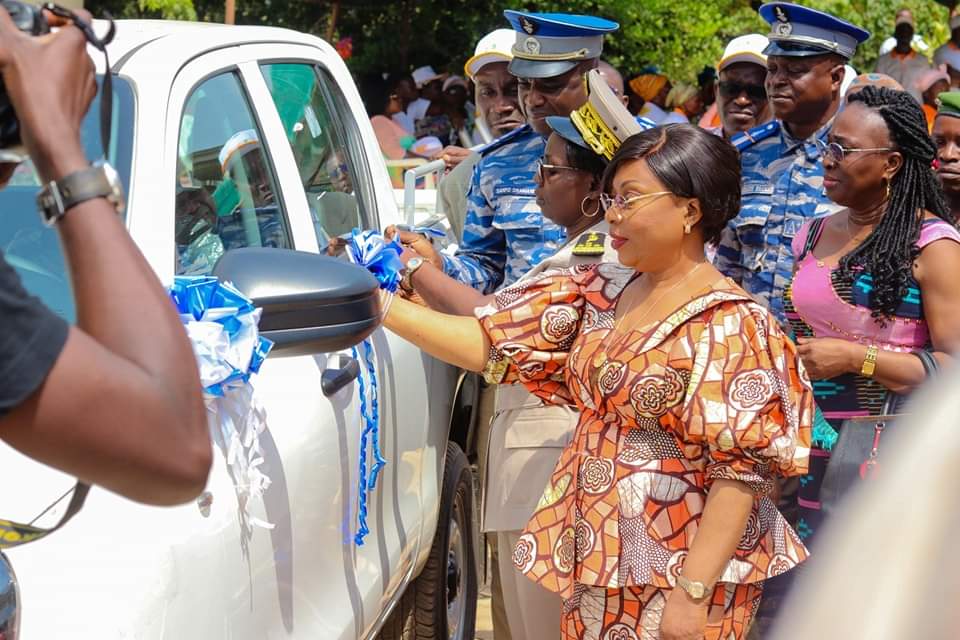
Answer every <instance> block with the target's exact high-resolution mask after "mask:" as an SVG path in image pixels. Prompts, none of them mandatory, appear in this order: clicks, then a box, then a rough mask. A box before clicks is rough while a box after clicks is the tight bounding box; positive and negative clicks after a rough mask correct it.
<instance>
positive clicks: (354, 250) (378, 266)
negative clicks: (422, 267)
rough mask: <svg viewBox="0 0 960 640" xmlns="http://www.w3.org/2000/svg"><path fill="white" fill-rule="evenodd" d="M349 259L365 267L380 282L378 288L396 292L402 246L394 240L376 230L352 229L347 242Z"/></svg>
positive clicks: (401, 265)
mask: <svg viewBox="0 0 960 640" xmlns="http://www.w3.org/2000/svg"><path fill="white" fill-rule="evenodd" d="M347 253H348V255H349V256H350V260H351V261H352V262H353V263H355V264H359V265H362V266H364V267H366V269H367V271H369V272H370V273H372V274H373V275H374V277H376V279H377V281H378V282H379V283H380V288H381V289H385V290H386V291H389V292H390V293H396V291H397V287H399V286H400V276H401V272H402V271H403V262H401V261H400V254H401V253H403V247H401V246H400V244H399V243H398V242H397V241H396V240H391V241H389V242H388V241H387V240H386V239H385V238H384V237H383V236H382V235H380V234H379V233H378V232H376V231H361V230H360V229H354V230H353V233H352V234H351V235H350V238H349V241H348V242H347Z"/></svg>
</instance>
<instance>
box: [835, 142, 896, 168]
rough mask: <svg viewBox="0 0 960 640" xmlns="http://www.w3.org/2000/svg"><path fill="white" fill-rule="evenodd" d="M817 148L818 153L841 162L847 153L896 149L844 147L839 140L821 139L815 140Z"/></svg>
mask: <svg viewBox="0 0 960 640" xmlns="http://www.w3.org/2000/svg"><path fill="white" fill-rule="evenodd" d="M817 148H818V149H820V153H821V154H822V155H823V156H824V157H826V158H830V159H831V160H833V161H834V162H843V159H844V158H846V157H847V154H848V153H867V152H871V151H896V149H894V148H893V147H869V148H867V147H859V148H858V147H845V146H843V145H842V144H840V143H839V142H829V143H827V142H824V141H823V140H820V139H818V140H817Z"/></svg>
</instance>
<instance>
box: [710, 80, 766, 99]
mask: <svg viewBox="0 0 960 640" xmlns="http://www.w3.org/2000/svg"><path fill="white" fill-rule="evenodd" d="M718 86H719V87H720V95H722V96H723V97H724V98H727V99H730V98H736V97H738V96H739V95H740V94H741V93H746V94H747V97H748V98H750V99H751V100H766V99H767V90H766V88H765V87H764V86H763V85H762V84H740V83H739V82H730V81H729V80H722V81H721V82H720V84H719V85H718Z"/></svg>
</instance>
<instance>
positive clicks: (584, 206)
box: [580, 196, 600, 218]
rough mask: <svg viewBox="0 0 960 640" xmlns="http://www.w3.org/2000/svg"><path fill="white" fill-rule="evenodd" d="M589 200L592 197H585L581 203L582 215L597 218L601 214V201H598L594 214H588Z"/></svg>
mask: <svg viewBox="0 0 960 640" xmlns="http://www.w3.org/2000/svg"><path fill="white" fill-rule="evenodd" d="M589 199H590V196H585V197H584V198H583V200H581V201H580V213H582V214H583V215H584V216H586V217H587V218H595V217H597V214H598V213H600V201H599V200H597V206H596V208H595V209H594V210H593V213H587V208H586V204H587V200H589Z"/></svg>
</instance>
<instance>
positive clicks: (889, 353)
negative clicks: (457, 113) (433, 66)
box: [385, 2, 960, 640]
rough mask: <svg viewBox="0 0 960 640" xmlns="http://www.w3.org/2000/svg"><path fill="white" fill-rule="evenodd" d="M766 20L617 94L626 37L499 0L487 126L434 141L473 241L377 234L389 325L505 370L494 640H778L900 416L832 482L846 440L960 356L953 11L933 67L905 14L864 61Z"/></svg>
mask: <svg viewBox="0 0 960 640" xmlns="http://www.w3.org/2000/svg"><path fill="white" fill-rule="evenodd" d="M760 14H761V16H762V17H763V18H764V19H765V21H766V22H767V23H768V24H769V25H770V30H769V33H768V34H766V35H763V34H756V33H754V34H744V35H741V36H739V37H736V38H733V39H732V40H731V41H730V42H729V43H727V44H726V47H725V50H724V54H723V56H722V58H721V59H720V60H718V61H717V64H716V67H715V70H714V68H708V69H705V70H704V71H703V73H701V74H700V76H699V77H698V79H697V84H696V85H694V84H692V83H690V84H685V83H682V82H676V83H674V82H671V80H670V79H669V78H668V77H667V76H665V75H664V74H662V73H659V72H658V71H657V70H656V69H652V68H651V69H646V70H644V71H643V72H642V73H641V74H639V75H637V76H635V77H633V78H631V79H630V80H629V81H628V82H626V83H624V81H623V78H622V76H621V75H620V74H619V73H618V72H617V71H616V70H615V69H613V68H612V67H611V66H610V65H608V64H606V63H604V62H603V61H602V60H601V55H602V49H603V40H604V36H605V34H608V33H610V32H613V31H615V30H616V29H617V28H618V25H617V24H615V23H612V22H610V21H607V20H604V19H602V18H598V17H593V16H580V15H568V14H536V13H526V12H520V11H506V12H505V16H506V18H507V20H508V21H509V22H510V25H511V27H512V30H511V36H512V39H511V40H510V43H509V46H505V44H504V42H505V40H503V39H500V40H498V39H496V38H494V37H493V34H491V35H490V36H488V37H487V38H484V39H483V40H481V41H480V42H479V43H478V46H477V49H476V55H475V56H474V57H473V58H471V61H470V62H468V63H467V69H466V72H467V74H466V75H467V77H468V78H469V80H470V81H471V82H473V83H475V86H476V92H475V105H476V109H477V122H478V123H481V124H483V123H486V125H488V126H489V128H490V130H491V131H493V132H495V134H496V136H498V137H497V138H496V139H495V140H494V141H492V142H490V143H488V144H486V145H485V146H481V147H478V148H477V149H476V150H473V151H470V150H468V149H457V148H453V147H448V148H446V149H444V151H443V152H442V154H441V156H442V157H444V159H445V160H446V161H447V163H448V165H449V166H450V167H451V169H452V171H451V172H450V173H449V176H448V177H447V178H446V179H445V180H444V181H442V182H441V184H440V190H441V193H442V198H443V201H444V202H445V207H444V208H445V211H447V212H448V215H450V216H451V218H452V219H451V226H452V228H453V229H454V230H455V232H456V234H457V239H458V241H459V243H458V247H457V248H456V250H455V251H452V252H450V251H448V252H444V251H440V250H438V248H437V247H436V246H434V244H433V243H432V242H431V241H430V240H429V239H428V238H426V237H424V236H422V235H419V234H417V233H414V232H410V231H403V230H394V229H388V230H386V233H387V235H388V236H391V237H396V238H397V239H398V240H399V242H400V243H401V244H402V246H403V247H404V252H403V254H402V255H401V259H402V261H403V262H404V264H405V272H404V277H403V281H402V283H401V289H400V292H401V295H400V296H399V298H397V299H393V300H391V301H390V306H389V307H388V312H387V314H386V317H385V325H386V326H387V327H388V328H389V329H390V330H392V331H394V332H396V333H398V334H400V335H402V336H404V337H406V338H407V339H409V340H410V341H412V342H414V343H415V344H417V345H418V346H420V347H421V348H422V349H423V350H424V351H426V352H427V353H430V354H432V355H434V356H435V357H438V358H440V359H442V360H444V361H447V362H450V363H452V364H455V365H458V366H460V367H462V368H464V369H467V370H472V371H478V372H482V373H483V375H484V378H485V379H486V380H487V381H488V383H489V387H488V389H487V392H486V396H487V397H488V398H489V402H490V404H491V408H490V410H489V414H487V415H486V417H485V418H482V419H481V428H482V429H483V431H482V433H481V435H480V438H481V441H482V447H481V449H482V455H481V458H482V459H481V465H480V466H481V484H482V494H483V505H482V509H481V511H482V518H483V522H482V526H483V529H484V531H485V532H486V533H487V534H488V536H490V538H491V541H492V544H491V547H492V551H493V557H494V562H493V576H492V601H493V602H492V606H493V621H494V637H495V638H497V639H498V640H502V639H504V638H516V639H521V638H522V639H527V638H530V639H533V638H556V637H558V636H559V637H562V638H591V639H598V640H599V639H601V638H602V639H607V638H625V639H629V638H662V639H663V640H676V639H694V638H704V637H705V638H710V639H714V638H723V639H728V638H748V637H749V638H764V637H776V634H777V624H778V620H781V619H782V618H783V616H784V612H785V611H788V610H789V611H791V612H794V611H795V608H796V607H797V606H802V603H798V601H797V598H796V597H795V596H794V597H793V599H791V593H792V592H793V577H794V576H795V575H797V573H798V572H799V573H804V572H806V571H808V569H807V567H814V568H816V564H817V557H818V554H819V553H820V552H821V551H823V550H824V545H827V546H829V544H830V539H829V537H827V538H822V537H821V536H820V535H819V534H820V532H821V529H822V525H823V524H824V523H825V522H826V521H828V520H830V518H832V517H833V516H834V515H835V514H836V513H837V510H838V509H839V510H840V511H842V510H843V508H844V503H843V502H842V501H840V500H839V499H838V497H837V496H842V495H844V494H845V493H846V492H847V491H848V490H850V489H852V488H853V486H854V484H855V482H861V481H865V480H860V477H862V478H866V479H869V477H870V476H871V473H872V472H873V470H874V468H875V466H876V464H877V460H876V457H877V455H878V450H879V447H880V442H881V436H882V428H878V429H877V430H876V433H873V431H871V432H870V434H869V435H870V437H871V438H872V443H867V446H866V451H867V452H868V453H867V454H863V459H862V461H856V462H857V464H859V465H860V467H859V473H855V474H854V475H856V476H857V478H855V479H850V478H847V479H846V480H842V481H840V480H838V479H837V478H838V477H846V476H842V474H840V473H839V472H836V469H838V468H839V467H840V465H841V464H846V465H848V464H849V463H850V460H849V452H848V451H847V447H848V445H849V446H852V445H850V441H851V439H852V438H854V437H855V432H854V431H853V427H847V428H846V429H845V428H844V427H845V425H846V424H847V423H848V421H851V420H854V421H855V420H857V419H861V418H865V417H876V416H881V415H887V414H890V413H893V412H897V413H899V412H902V411H909V404H908V403H906V404H905V403H903V402H902V401H903V400H906V399H908V398H909V396H910V394H911V393H912V392H913V390H915V389H916V388H918V387H919V386H921V385H922V384H923V383H924V382H925V380H926V379H927V378H929V377H930V376H932V375H934V374H935V373H936V371H937V370H938V369H939V368H941V367H946V366H948V365H949V364H950V362H951V356H950V354H952V353H953V352H954V351H955V350H956V349H957V347H958V345H960V321H958V320H957V318H960V296H958V295H957V294H956V293H954V292H953V290H952V289H951V287H950V285H949V281H950V279H951V277H952V274H953V273H954V271H955V270H954V269H953V267H951V266H950V265H954V264H957V265H958V267H960V262H958V261H960V231H958V230H957V226H956V215H957V213H958V207H960V91H953V90H951V89H955V88H956V87H957V84H958V83H960V71H958V70H960V61H958V60H955V56H956V55H958V53H960V47H958V45H957V42H960V18H952V19H951V27H953V28H954V30H953V36H952V40H951V41H950V42H948V43H947V44H946V45H944V46H943V47H940V48H939V49H937V50H936V52H935V54H934V60H935V62H936V64H937V65H939V66H937V67H934V66H932V65H931V63H930V62H928V61H927V60H926V58H925V53H924V49H923V48H926V49H929V47H928V46H927V45H926V44H925V43H923V40H922V38H918V37H917V36H916V34H915V32H914V26H913V17H912V15H911V14H910V12H909V11H907V10H904V11H900V12H898V13H897V15H896V16H895V17H894V20H893V24H892V25H891V26H892V30H893V33H894V35H893V38H892V42H891V43H887V42H885V43H884V44H883V45H882V47H883V50H882V54H883V55H882V56H881V57H880V60H879V62H878V65H877V70H876V71H875V72H870V73H863V74H858V73H857V72H856V71H855V70H854V69H853V68H852V67H851V66H850V61H851V60H852V59H853V57H854V55H855V53H856V51H857V48H858V47H861V46H866V45H865V43H868V42H869V41H870V40H869V39H870V33H869V32H867V31H866V30H864V29H862V28H860V27H858V26H856V25H855V24H852V23H850V22H847V21H844V20H842V19H839V18H837V17H835V16H832V15H829V14H826V13H823V12H820V11H815V10H812V9H809V8H806V7H803V6H799V5H794V4H789V3H784V2H772V3H768V4H765V5H762V6H761V8H760ZM921 45H922V47H921ZM478 61H479V62H478ZM955 62H956V63H957V65H955V64H954V63H955ZM514 92H515V93H514ZM410 104H413V103H410ZM404 114H405V116H407V117H409V116H410V115H411V111H409V109H408V110H407V111H405V112H404ZM398 115H399V114H398ZM403 117H404V116H403V115H401V119H402V118H403ZM447 142H449V140H447ZM464 167H466V169H464ZM904 406H906V409H904ZM856 433H859V432H856ZM845 438H846V439H845ZM835 448H836V450H835ZM839 450H843V454H841V453H840V451H839ZM837 456H839V461H837V459H835V458H837ZM831 462H833V463H832V464H831ZM861 462H862V464H861ZM838 482H840V484H839V485H838V484H837V483H838ZM844 483H846V484H844ZM811 615H815V614H814V613H811Z"/></svg>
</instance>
